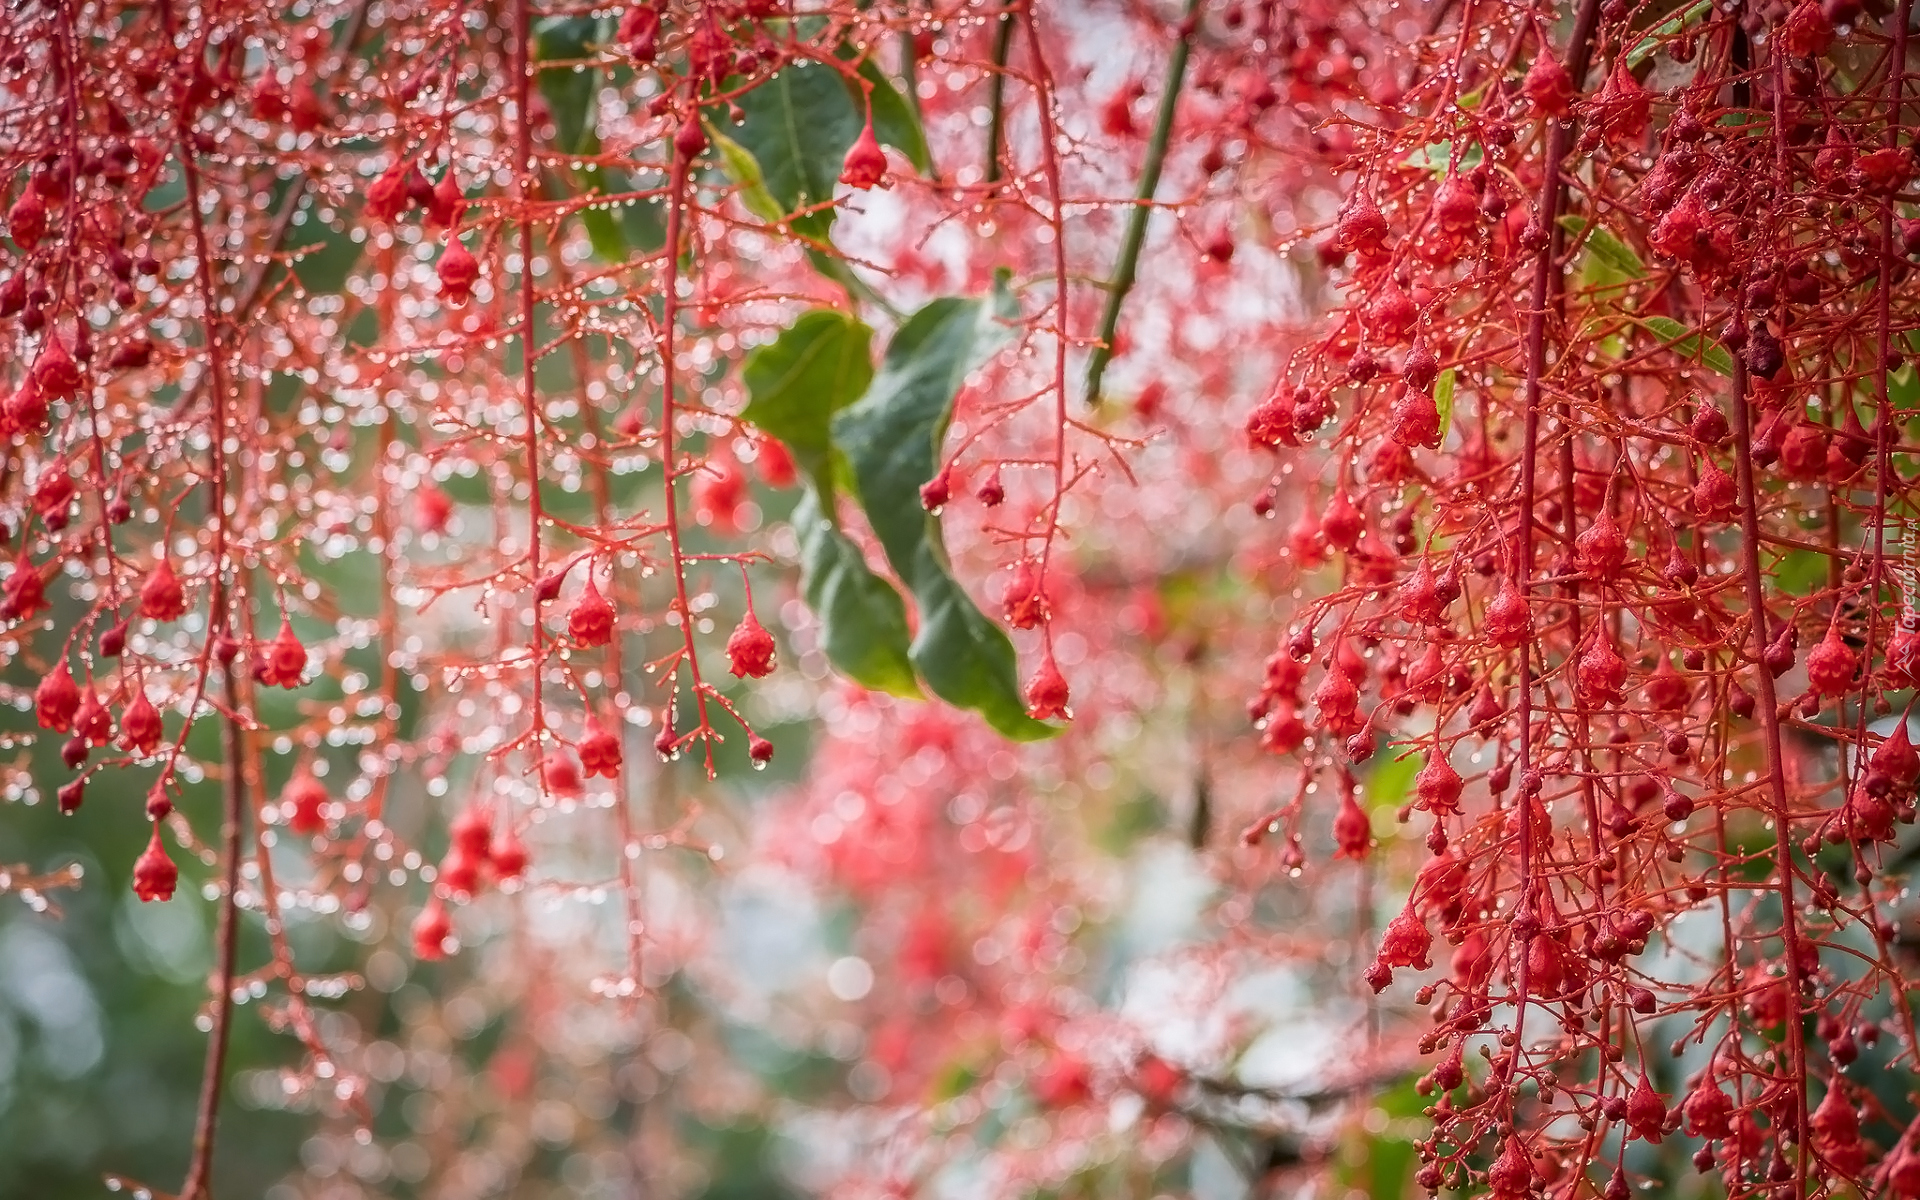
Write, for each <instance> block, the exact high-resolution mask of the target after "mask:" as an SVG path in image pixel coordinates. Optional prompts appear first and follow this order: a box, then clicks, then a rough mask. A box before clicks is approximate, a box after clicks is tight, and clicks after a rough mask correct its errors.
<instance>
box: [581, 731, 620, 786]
mask: <svg viewBox="0 0 1920 1200" xmlns="http://www.w3.org/2000/svg"><path fill="white" fill-rule="evenodd" d="M620 759H621V754H620V738H619V736H618V735H617V734H615V733H613V732H612V731H610V730H608V729H607V728H606V727H605V726H603V725H601V724H600V722H599V721H597V720H595V719H594V718H592V717H588V718H587V730H586V733H585V735H584V736H582V737H581V739H580V765H581V766H583V767H585V768H586V771H587V774H588V775H603V776H605V777H606V778H608V779H614V778H617V777H618V776H619V774H620Z"/></svg>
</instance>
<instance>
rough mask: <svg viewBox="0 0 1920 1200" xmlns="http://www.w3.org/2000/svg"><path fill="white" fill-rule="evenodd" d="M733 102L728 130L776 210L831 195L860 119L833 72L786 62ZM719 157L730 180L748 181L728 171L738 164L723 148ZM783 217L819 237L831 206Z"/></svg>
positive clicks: (826, 226) (800, 230) (827, 224)
mask: <svg viewBox="0 0 1920 1200" xmlns="http://www.w3.org/2000/svg"><path fill="white" fill-rule="evenodd" d="M739 104H740V110H741V112H742V113H744V114H745V117H744V119H743V120H742V121H741V122H740V124H738V125H736V126H735V127H734V128H733V130H732V132H731V133H730V134H729V137H730V138H731V140H732V141H733V142H734V143H735V144H736V145H737V146H738V147H739V148H740V149H741V150H744V151H745V152H746V154H747V155H749V156H751V157H752V159H753V161H754V163H755V165H756V168H757V171H758V174H759V177H760V181H761V184H762V185H763V186H764V187H765V189H766V191H767V194H768V195H769V196H771V197H772V199H773V201H774V204H775V205H776V206H777V208H778V213H777V214H776V217H779V216H787V215H788V214H791V213H793V212H794V211H795V210H797V209H801V208H807V207H810V206H813V205H817V204H822V203H825V202H826V201H829V200H832V199H833V190H834V185H835V184H836V183H837V182H838V181H839V178H840V170H841V165H842V161H843V160H844V159H845V158H846V156H847V147H849V146H851V145H853V142H854V139H855V138H857V137H859V136H860V130H861V129H862V128H863V127H864V126H865V124H866V119H865V116H864V114H863V113H862V112H861V111H860V109H859V108H858V107H856V106H855V104H854V100H853V97H852V96H851V95H850V94H849V93H848V91H847V84H846V81H845V80H844V79H843V78H842V77H841V75H840V72H838V71H836V70H835V69H833V68H832V67H826V66H821V65H820V64H819V63H801V64H799V65H797V66H791V67H786V68H784V69H783V70H781V71H780V72H779V73H778V74H776V75H775V76H774V77H773V78H771V79H769V80H767V81H766V82H765V83H763V84H761V85H760V86H759V87H757V88H754V89H753V90H752V91H750V92H748V93H746V94H745V95H743V96H741V97H740V100H739ZM721 160H722V162H723V163H724V164H725V165H726V169H727V173H728V174H729V175H732V176H733V178H734V181H735V182H737V183H740V184H741V185H742V186H748V181H747V180H746V179H744V178H742V177H741V176H740V175H737V174H734V171H735V169H736V167H737V166H739V165H740V164H739V163H738V162H737V159H736V158H735V157H734V156H731V155H728V154H727V153H726V151H725V149H724V148H723V149H722V151H721ZM756 215H760V216H765V214H764V213H756ZM776 217H769V218H768V219H769V220H773V219H776ZM790 224H791V225H792V227H793V228H794V230H795V231H796V232H798V233H801V234H803V235H805V236H807V237H811V238H815V239H824V238H825V237H826V236H827V231H828V229H829V228H831V226H832V225H833V210H832V209H826V210H822V211H819V212H811V213H808V214H806V215H805V216H800V217H795V218H793V219H792V220H791V222H790Z"/></svg>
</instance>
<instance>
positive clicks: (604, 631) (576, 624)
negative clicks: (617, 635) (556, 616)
mask: <svg viewBox="0 0 1920 1200" xmlns="http://www.w3.org/2000/svg"><path fill="white" fill-rule="evenodd" d="M613 616H614V614H613V605H612V604H610V603H608V602H607V598H606V597H605V596H602V595H601V594H600V589H599V588H598V587H596V586H595V585H594V582H593V574H592V572H588V574H587V590H586V591H584V592H582V593H580V599H579V600H577V601H575V602H574V606H573V611H572V612H570V613H568V614H567V632H568V633H570V634H572V635H573V640H574V641H576V642H579V643H580V644H581V645H582V646H604V645H606V644H607V643H608V642H609V641H611V640H612V639H613Z"/></svg>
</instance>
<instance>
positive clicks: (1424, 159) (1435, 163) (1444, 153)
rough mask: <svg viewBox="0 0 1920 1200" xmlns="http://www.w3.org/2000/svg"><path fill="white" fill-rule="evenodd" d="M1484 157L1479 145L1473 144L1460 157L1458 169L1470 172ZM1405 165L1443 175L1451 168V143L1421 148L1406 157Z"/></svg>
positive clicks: (1436, 143) (1433, 144)
mask: <svg viewBox="0 0 1920 1200" xmlns="http://www.w3.org/2000/svg"><path fill="white" fill-rule="evenodd" d="M1484 157H1486V155H1485V152H1484V151H1482V150H1481V149H1480V144H1479V143H1478V142H1475V143H1474V144H1473V145H1471V146H1468V147H1467V149H1466V152H1465V153H1464V154H1462V155H1461V156H1460V166H1459V169H1460V170H1462V171H1471V170H1473V168H1475V167H1477V166H1479V165H1480V161H1481V159H1483V158H1484ZM1406 163H1407V165H1408V166H1410V167H1419V168H1421V169H1422V170H1427V171H1432V172H1433V173H1434V174H1436V175H1445V174H1446V173H1447V169H1448V168H1449V167H1451V166H1453V142H1452V141H1440V142H1434V143H1432V144H1430V145H1426V146H1422V147H1421V148H1420V149H1418V150H1415V151H1414V152H1413V153H1412V154H1409V155H1407V158H1406Z"/></svg>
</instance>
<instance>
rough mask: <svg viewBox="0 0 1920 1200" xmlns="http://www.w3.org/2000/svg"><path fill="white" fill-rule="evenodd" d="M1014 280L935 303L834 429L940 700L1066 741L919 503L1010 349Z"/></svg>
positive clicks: (1012, 733)
mask: <svg viewBox="0 0 1920 1200" xmlns="http://www.w3.org/2000/svg"><path fill="white" fill-rule="evenodd" d="M1011 313H1012V298H1011V296H1010V295H1009V294H1008V293H1007V292H1006V290H1005V284H1004V281H1002V282H1001V284H1000V285H999V286H998V287H997V288H996V290H995V294H994V296H993V297H992V298H991V299H990V300H989V299H987V298H977V299H961V298H956V297H945V298H942V299H939V300H935V301H933V302H931V303H929V304H928V305H926V306H925V307H924V308H922V309H920V310H919V311H918V312H916V313H914V314H913V316H911V317H909V318H908V319H907V321H906V323H905V324H904V325H902V326H901V327H900V329H899V331H898V332H896V333H895V334H894V336H893V340H892V342H891V343H890V344H889V345H888V347H887V354H886V358H885V360H884V361H883V362H882V363H881V366H880V371H879V373H878V374H877V375H876V376H875V377H874V380H873V385H872V387H871V388H869V389H868V391H867V394H866V395H865V396H864V397H862V398H861V399H860V400H859V401H858V402H857V403H855V404H854V405H853V406H851V407H850V408H848V409H847V410H846V411H844V412H842V413H841V414H840V415H839V416H838V417H836V418H835V419H834V423H833V434H834V441H835V442H836V443H837V445H838V446H839V448H840V451H841V453H842V454H844V455H845V456H846V459H847V463H848V465H849V466H850V467H851V469H852V473H853V479H854V486H855V490H856V491H857V493H858V495H859V499H860V505H861V507H862V508H863V509H865V510H866V514H867V520H868V522H869V523H870V524H871V525H872V526H873V531H874V533H875V534H876V535H877V536H878V537H879V539H880V544H881V546H882V547H883V548H884V549H885V550H886V552H887V561H888V562H889V563H890V564H891V565H892V567H893V570H894V573H895V574H896V575H898V576H899V577H900V579H901V580H902V581H903V582H905V583H906V585H907V587H908V589H909V590H910V591H912V593H913V595H914V600H915V603H916V605H917V607H918V609H919V615H920V630H919V633H918V634H917V636H915V638H914V640H913V646H912V649H911V655H912V658H913V664H914V666H915V667H917V668H918V669H919V671H920V675H921V677H922V678H923V679H925V680H926V682H927V686H928V688H930V689H931V690H932V691H933V693H934V694H935V695H937V696H939V697H940V698H941V699H943V700H946V701H947V702H949V703H951V704H955V705H958V706H959V707H962V708H968V709H972V710H974V711H975V712H978V713H980V715H981V716H983V717H985V718H986V720H987V723H988V724H990V725H992V726H993V727H994V728H995V729H996V730H998V731H999V732H1000V733H1002V734H1004V735H1005V736H1007V737H1010V738H1014V739H1017V740H1022V741H1025V740H1032V739H1037V738H1044V737H1049V736H1051V735H1052V734H1054V733H1055V732H1057V730H1056V729H1055V728H1054V727H1052V726H1050V725H1047V724H1044V723H1043V722H1039V721H1035V720H1033V719H1032V718H1031V717H1029V716H1027V713H1026V704H1025V701H1024V700H1023V699H1022V698H1021V694H1020V683H1019V675H1018V669H1017V663H1016V661H1015V656H1014V651H1013V643H1012V642H1010V641H1009V640H1008V639H1007V635H1006V633H1005V632H1004V631H1003V630H1002V629H1001V628H1000V627H999V625H997V624H995V623H994V622H993V621H991V620H989V619H988V618H987V617H986V616H985V615H984V614H982V613H981V612H980V610H979V609H978V608H977V607H976V606H975V605H974V603H973V601H972V600H971V599H970V598H968V596H967V594H966V592H965V591H964V590H963V589H962V588H961V587H960V586H959V584H957V583H956V582H954V579H953V576H952V574H951V572H950V571H949V570H948V565H947V554H946V547H945V545H944V543H943V542H942V541H941V537H940V524H939V522H938V521H937V520H936V519H934V518H933V517H932V516H931V515H929V514H928V513H927V512H926V510H925V509H924V508H922V507H921V504H920V485H922V484H924V483H926V482H927V481H928V480H930V479H932V478H933V476H934V472H935V470H936V469H937V468H938V464H939V453H940V445H941V442H942V441H943V440H944V438H945V436H946V431H947V424H948V422H949V421H950V420H951V419H952V416H953V403H954V400H955V398H956V397H957V396H958V395H959V392H960V387H961V385H962V384H963V383H964V382H965V381H966V378H967V376H968V375H969V374H970V373H971V372H972V371H973V370H974V369H975V368H977V367H979V366H980V365H981V364H982V363H984V362H985V361H986V360H987V359H988V357H990V356H991V355H992V354H993V352H994V351H995V350H997V349H998V348H999V346H1000V345H1001V344H1002V343H1003V342H1004V341H1005V340H1006V338H1007V336H1008V331H1007V328H1006V326H1005V325H1004V324H1003V321H1004V320H1005V318H1006V317H1008V316H1010V315H1011Z"/></svg>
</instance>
